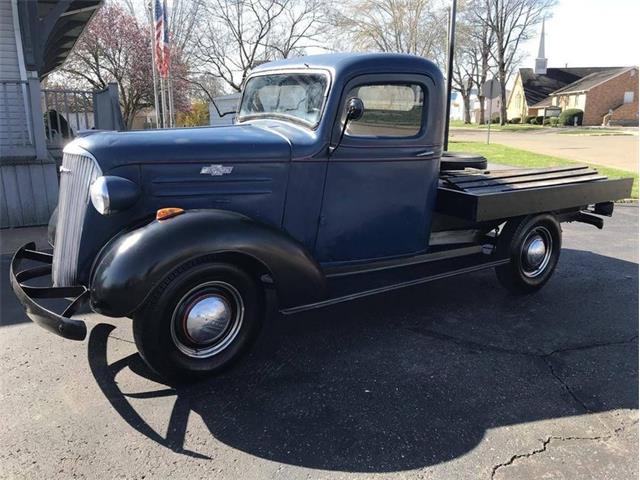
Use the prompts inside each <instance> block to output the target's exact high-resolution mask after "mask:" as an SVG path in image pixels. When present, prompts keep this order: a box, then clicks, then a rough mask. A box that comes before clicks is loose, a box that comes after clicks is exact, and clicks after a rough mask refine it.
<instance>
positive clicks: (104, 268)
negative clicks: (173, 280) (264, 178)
mask: <svg viewBox="0 0 640 480" xmlns="http://www.w3.org/2000/svg"><path fill="white" fill-rule="evenodd" d="M209 255H212V256H215V255H221V256H227V257H228V256H229V255H233V256H242V257H243V258H247V259H250V260H251V263H252V264H258V265H260V266H261V267H263V268H264V272H265V273H268V274H269V275H270V276H271V278H272V279H273V282H274V284H275V289H276V292H277V295H278V301H279V306H280V308H290V307H292V306H297V305H305V304H308V303H312V302H316V301H318V300H321V299H324V298H325V296H326V281H325V277H324V274H323V272H322V269H321V268H320V266H319V265H318V264H317V263H316V261H315V260H314V259H313V258H312V257H311V256H310V255H309V254H308V253H307V252H306V250H305V249H304V247H303V246H302V245H301V244H299V243H298V242H297V241H296V240H294V239H293V238H291V237H290V236H288V235H287V234H286V233H284V232H283V231H281V230H278V229H276V228H274V227H270V226H267V225H264V224H261V223H259V222H256V221H255V220H252V219H251V218H249V217H246V216H244V215H241V214H239V213H235V212H230V211H225V210H191V211H188V212H185V213H183V214H181V215H178V216H176V217H172V218H169V219H165V220H154V221H152V222H151V223H149V224H147V225H145V226H144V227H141V228H138V229H136V230H133V231H130V232H127V233H125V234H122V235H119V236H117V237H116V238H114V239H113V240H112V241H111V242H109V243H108V244H107V245H106V246H105V247H104V248H103V250H102V251H101V252H100V254H99V255H98V257H97V259H96V261H95V262H94V265H93V268H92V274H91V277H90V278H91V280H90V291H91V307H92V308H93V310H94V311H96V312H98V313H101V314H103V315H107V316H111V317H122V316H131V315H132V314H133V313H134V312H135V311H136V310H138V309H139V308H140V307H141V306H142V305H143V304H144V302H145V300H146V299H147V298H148V296H149V295H150V293H151V292H153V290H154V288H155V287H156V286H157V285H159V284H160V283H161V282H162V281H163V280H164V279H165V278H166V277H167V276H168V275H169V274H170V273H171V272H172V271H174V270H175V269H177V268H178V267H180V266H181V265H184V264H185V263H187V262H189V261H191V260H194V259H196V258H201V257H205V256H209Z"/></svg>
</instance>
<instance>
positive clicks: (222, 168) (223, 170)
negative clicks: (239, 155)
mask: <svg viewBox="0 0 640 480" xmlns="http://www.w3.org/2000/svg"><path fill="white" fill-rule="evenodd" d="M232 171H233V167H229V166H227V165H209V166H208V167H202V169H201V170H200V174H201V175H211V176H212V177H219V176H221V175H228V174H230V173H231V172H232Z"/></svg>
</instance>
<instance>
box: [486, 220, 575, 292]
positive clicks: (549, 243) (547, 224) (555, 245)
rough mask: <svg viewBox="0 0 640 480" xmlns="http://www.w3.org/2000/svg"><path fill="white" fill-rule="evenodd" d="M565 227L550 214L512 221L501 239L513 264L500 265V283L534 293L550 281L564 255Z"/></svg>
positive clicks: (516, 290)
mask: <svg viewBox="0 0 640 480" xmlns="http://www.w3.org/2000/svg"><path fill="white" fill-rule="evenodd" d="M561 243H562V230H561V229H560V224H559V223H558V220H557V219H556V218H555V217H554V216H553V215H550V214H543V215H536V216H532V217H526V218H524V219H521V220H512V221H510V222H508V223H507V225H505V227H504V229H503V232H502V233H501V235H500V238H499V240H498V252H499V253H502V254H505V255H508V256H509V259H510V261H509V263H508V264H506V265H501V266H499V267H496V275H497V277H498V280H499V281H500V283H501V284H502V285H503V286H504V287H505V288H506V289H507V290H509V291H511V292H513V293H533V292H535V291H537V290H539V289H540V288H542V286H543V285H544V284H545V283H547V281H549V279H550V278H551V275H552V274H553V271H554V270H555V268H556V265H557V263H558V258H559V257H560V247H561Z"/></svg>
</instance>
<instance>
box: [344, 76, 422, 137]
mask: <svg viewBox="0 0 640 480" xmlns="http://www.w3.org/2000/svg"><path fill="white" fill-rule="evenodd" d="M354 97H357V98H359V99H360V100H362V102H363V103H364V115H363V116H362V117H361V118H360V119H359V120H354V121H350V122H349V125H348V126H347V130H346V131H345V135H348V136H351V137H415V136H416V135H418V133H420V129H421V127H422V112H423V110H424V103H425V94H424V89H423V87H422V86H421V85H418V84H415V83H390V84H369V85H359V86H357V87H355V88H352V89H351V90H350V91H349V94H348V95H347V97H346V98H347V101H349V99H350V98H354ZM341 120H342V122H344V120H345V119H344V114H343V117H342V119H341Z"/></svg>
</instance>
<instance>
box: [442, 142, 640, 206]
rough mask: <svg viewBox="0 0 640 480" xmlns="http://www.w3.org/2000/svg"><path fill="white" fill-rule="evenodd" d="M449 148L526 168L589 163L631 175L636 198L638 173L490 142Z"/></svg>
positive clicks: (614, 174)
mask: <svg viewBox="0 0 640 480" xmlns="http://www.w3.org/2000/svg"><path fill="white" fill-rule="evenodd" d="M449 149H450V150H451V151H452V152H471V153H477V154H479V155H482V156H483V157H486V159H487V160H488V161H489V162H493V163H500V164H503V165H513V166H514V167H527V168H538V167H539V168H544V167H559V166H565V165H589V166H591V167H593V168H596V169H597V170H598V171H599V172H600V173H602V174H603V175H606V176H607V177H609V178H622V177H633V178H634V181H633V190H632V191H631V197H632V198H638V174H637V173H633V172H627V171H625V170H618V169H617V168H610V167H603V166H601V165H593V164H587V163H582V162H574V161H572V160H566V159H564V158H559V157H552V156H550V155H540V154H539V153H533V152H529V151H526V150H520V149H518V148H511V147H505V146H504V145H498V144H490V145H487V144H486V143H480V142H456V141H455V140H454V141H452V142H450V143H449Z"/></svg>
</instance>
